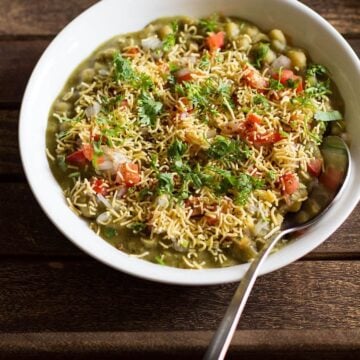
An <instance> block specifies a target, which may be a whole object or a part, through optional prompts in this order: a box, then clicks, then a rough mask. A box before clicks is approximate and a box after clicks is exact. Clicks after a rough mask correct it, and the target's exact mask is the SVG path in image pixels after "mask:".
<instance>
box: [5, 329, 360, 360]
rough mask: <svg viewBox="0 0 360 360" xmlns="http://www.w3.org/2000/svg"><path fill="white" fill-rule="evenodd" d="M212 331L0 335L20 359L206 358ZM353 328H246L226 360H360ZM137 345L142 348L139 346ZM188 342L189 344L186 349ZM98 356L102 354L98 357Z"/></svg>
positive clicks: (234, 340)
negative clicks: (318, 358) (323, 356)
mask: <svg viewBox="0 0 360 360" xmlns="http://www.w3.org/2000/svg"><path fill="white" fill-rule="evenodd" d="M212 334H213V333H212V332H211V331H171V332H170V333H169V332H167V331H166V332H164V331H156V332H145V331H141V332H131V333H129V332H118V331H114V332H96V333H94V332H72V333H59V332H55V333H48V332H43V333H19V334H11V333H5V334H0V352H2V353H3V354H7V355H9V356H16V358H17V359H19V357H20V358H23V357H24V358H28V356H29V354H32V355H33V356H34V357H36V359H39V358H46V357H50V356H51V359H63V356H64V352H63V350H64V349H66V353H67V356H68V357H70V356H71V359H88V358H89V357H90V358H91V359H94V358H96V359H98V358H99V359H104V358H106V359H107V358H116V357H117V358H119V357H121V359H136V358H140V359H144V358H152V359H154V358H156V359H169V358H171V359H185V358H186V359H193V358H197V359H200V358H201V355H202V354H203V353H204V352H205V350H206V346H207V344H208V343H209V341H210V339H211V336H212ZM359 336H360V332H359V329H353V330H343V329H337V330H324V329H320V330H308V331H306V332H305V331H302V330H278V329H274V330H272V331H271V332H270V333H269V331H266V330H240V331H237V332H236V333H235V335H234V338H233V341H232V344H231V347H230V349H229V353H228V356H227V357H226V359H239V356H242V358H246V359H259V358H263V356H264V355H263V354H264V353H266V359H279V358H281V359H294V358H296V359H311V360H312V359H314V354H315V356H316V354H318V353H319V352H320V351H321V352H322V354H324V353H325V352H326V359H337V360H338V359H343V358H345V357H346V359H358V358H359V356H360V350H359V348H358V346H357V343H356V339H357V338H358V337H359ZM134 344H136V346H134ZM184 344H187V345H186V347H184ZM96 354H99V355H98V356H96Z"/></svg>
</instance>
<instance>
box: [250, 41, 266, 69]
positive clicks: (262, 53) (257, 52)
mask: <svg viewBox="0 0 360 360" xmlns="http://www.w3.org/2000/svg"><path fill="white" fill-rule="evenodd" d="M269 50H270V45H269V44H265V43H259V44H258V45H257V46H256V47H254V50H253V52H252V55H253V56H254V66H255V67H256V68H258V69H259V68H260V67H261V65H262V62H263V60H264V59H265V57H266V55H267V53H268V52H269Z"/></svg>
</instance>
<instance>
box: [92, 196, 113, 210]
mask: <svg viewBox="0 0 360 360" xmlns="http://www.w3.org/2000/svg"><path fill="white" fill-rule="evenodd" d="M96 196H97V198H98V200H99V201H100V202H101V203H103V204H104V205H105V206H106V207H107V208H108V209H112V206H111V204H110V202H109V200H107V199H106V198H105V197H104V196H103V195H101V194H96Z"/></svg>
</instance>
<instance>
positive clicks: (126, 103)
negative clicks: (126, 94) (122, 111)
mask: <svg viewBox="0 0 360 360" xmlns="http://www.w3.org/2000/svg"><path fill="white" fill-rule="evenodd" d="M120 106H121V107H127V106H129V102H128V101H127V100H126V99H124V100H121V102H120Z"/></svg>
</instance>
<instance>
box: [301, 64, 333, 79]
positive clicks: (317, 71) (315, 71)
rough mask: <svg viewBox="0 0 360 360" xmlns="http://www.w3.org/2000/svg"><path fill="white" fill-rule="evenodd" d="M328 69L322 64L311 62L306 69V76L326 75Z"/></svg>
mask: <svg viewBox="0 0 360 360" xmlns="http://www.w3.org/2000/svg"><path fill="white" fill-rule="evenodd" d="M328 74H329V71H328V69H327V68H326V67H325V66H323V65H320V64H310V65H309V66H308V68H307V70H306V76H316V77H318V76H324V75H328Z"/></svg>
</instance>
